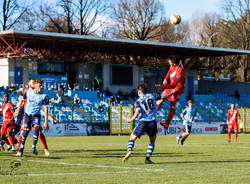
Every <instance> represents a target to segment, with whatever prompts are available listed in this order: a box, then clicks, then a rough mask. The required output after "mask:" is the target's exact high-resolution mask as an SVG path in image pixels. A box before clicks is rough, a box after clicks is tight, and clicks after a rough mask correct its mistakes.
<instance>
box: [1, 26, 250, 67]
mask: <svg viewBox="0 0 250 184" xmlns="http://www.w3.org/2000/svg"><path fill="white" fill-rule="evenodd" d="M0 38H1V47H2V48H1V49H0V55H1V56H2V57H4V56H5V55H6V53H7V52H6V50H7V51H8V50H9V51H11V49H10V48H8V47H11V48H12V47H13V48H14V50H16V49H15V48H17V50H16V51H22V52H20V53H17V52H16V51H15V53H14V54H17V55H19V54H24V52H26V53H28V52H30V51H32V52H33V53H37V54H38V53H40V54H41V55H42V57H43V59H45V60H53V61H55V60H56V61H66V62H91V61H101V62H111V63H122V64H138V65H148V66H160V65H162V64H164V63H165V62H163V61H164V60H166V58H168V56H169V55H178V56H182V57H184V58H199V57H217V56H227V55H241V54H250V50H237V49H226V48H215V47H198V46H191V45H181V44H173V43H161V42H150V41H138V40H126V39H107V38H100V37H93V36H82V35H75V34H62V33H51V32H35V31H14V30H7V31H3V32H0ZM5 42H7V46H5V47H3V46H4V44H6V43H5ZM18 48H19V49H18ZM12 50H13V49H12ZM13 52H14V51H13ZM13 52H12V53H13ZM152 58H153V59H152Z"/></svg>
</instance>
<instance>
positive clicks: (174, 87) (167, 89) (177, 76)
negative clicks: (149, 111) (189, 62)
mask: <svg viewBox="0 0 250 184" xmlns="http://www.w3.org/2000/svg"><path fill="white" fill-rule="evenodd" d="M168 63H169V65H170V69H169V70H168V73H167V75H166V77H165V79H164V81H163V85H160V84H156V85H155V86H156V88H158V89H164V91H163V92H162V94H161V95H162V97H163V99H161V100H159V101H157V110H159V109H160V108H161V105H162V103H163V102H164V101H165V100H166V99H167V100H168V101H170V112H169V114H168V118H167V120H166V122H160V124H161V125H162V126H163V127H164V128H165V129H168V127H169V124H170V122H171V120H172V119H173V117H174V114H175V106H176V103H177V102H178V101H179V99H180V96H181V94H182V93H183V91H184V88H185V71H184V68H183V66H182V63H181V62H180V61H179V59H177V58H176V57H175V56H170V57H169V59H168ZM168 79H170V84H168Z"/></svg>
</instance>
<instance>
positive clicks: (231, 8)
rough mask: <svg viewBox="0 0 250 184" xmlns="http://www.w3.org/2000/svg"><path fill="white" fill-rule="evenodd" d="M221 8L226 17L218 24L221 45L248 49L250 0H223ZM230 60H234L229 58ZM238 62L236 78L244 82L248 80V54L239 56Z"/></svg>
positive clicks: (249, 39) (249, 42)
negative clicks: (237, 75)
mask: <svg viewBox="0 0 250 184" xmlns="http://www.w3.org/2000/svg"><path fill="white" fill-rule="evenodd" d="M223 10H224V11H225V15H226V17H225V18H224V20H223V21H222V22H221V24H220V33H221V35H222V36H221V45H222V46H224V47H229V48H235V49H244V50H250V0H234V1H231V0H225V2H224V4H223ZM229 59H230V58H229ZM231 62H235V60H232V59H231ZM239 62H240V68H239V70H238V74H239V75H240V76H239V77H238V78H240V79H241V81H244V82H246V81H248V80H249V73H248V70H249V68H250V67H249V63H250V56H249V55H247V56H242V57H240V59H239Z"/></svg>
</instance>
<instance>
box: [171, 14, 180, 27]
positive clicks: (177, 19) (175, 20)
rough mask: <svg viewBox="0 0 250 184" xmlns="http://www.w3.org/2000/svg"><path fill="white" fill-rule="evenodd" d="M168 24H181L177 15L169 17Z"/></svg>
mask: <svg viewBox="0 0 250 184" xmlns="http://www.w3.org/2000/svg"><path fill="white" fill-rule="evenodd" d="M170 22H171V24H174V25H176V24H179V23H180V22H181V16H180V15H178V14H173V15H171V17H170Z"/></svg>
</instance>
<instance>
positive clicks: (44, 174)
mask: <svg viewBox="0 0 250 184" xmlns="http://www.w3.org/2000/svg"><path fill="white" fill-rule="evenodd" d="M135 172H136V173H140V172H144V171H134V172H133V173H135ZM126 173H129V171H118V172H79V173H41V174H17V175H14V176H65V175H81V174H88V175H90V174H92V175H95V174H126ZM4 176H13V175H4Z"/></svg>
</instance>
